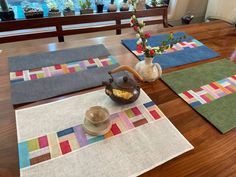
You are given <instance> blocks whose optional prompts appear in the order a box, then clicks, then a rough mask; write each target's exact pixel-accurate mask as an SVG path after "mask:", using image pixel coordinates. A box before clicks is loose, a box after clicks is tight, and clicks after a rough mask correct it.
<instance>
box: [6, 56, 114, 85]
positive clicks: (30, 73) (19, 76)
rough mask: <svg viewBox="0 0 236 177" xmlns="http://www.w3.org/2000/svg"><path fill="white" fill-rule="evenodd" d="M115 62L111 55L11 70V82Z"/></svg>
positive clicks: (52, 75) (103, 65) (72, 71)
mask: <svg viewBox="0 0 236 177" xmlns="http://www.w3.org/2000/svg"><path fill="white" fill-rule="evenodd" d="M113 64H117V60H116V59H115V58H114V57H113V56H111V55H110V56H108V57H105V58H89V59H88V60H81V61H74V62H69V63H65V64H56V65H53V66H47V67H41V68H35V69H30V70H22V71H15V72H10V81H11V83H16V82H23V81H30V80H37V79H42V78H47V77H55V76H60V75H64V74H70V73H75V72H79V71H83V70H88V69H93V68H100V67H106V66H109V65H113Z"/></svg>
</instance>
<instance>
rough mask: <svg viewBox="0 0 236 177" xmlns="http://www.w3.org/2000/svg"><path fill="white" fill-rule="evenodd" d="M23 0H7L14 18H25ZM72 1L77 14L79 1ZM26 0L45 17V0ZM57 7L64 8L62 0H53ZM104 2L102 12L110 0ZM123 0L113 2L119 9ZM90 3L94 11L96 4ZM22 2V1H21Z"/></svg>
mask: <svg viewBox="0 0 236 177" xmlns="http://www.w3.org/2000/svg"><path fill="white" fill-rule="evenodd" d="M24 1H25V0H8V4H9V5H10V7H11V8H12V9H13V11H14V13H15V17H16V19H22V18H25V15H24V11H23V6H22V2H24ZM72 1H73V3H74V9H75V12H77V13H78V14H79V11H80V6H79V1H78V0H72ZM27 2H29V3H30V7H32V8H36V7H39V6H40V8H41V9H42V10H43V11H44V16H45V17H47V16H48V6H47V3H46V0H27ZM55 2H56V4H57V6H58V9H59V10H60V11H61V12H62V11H63V9H64V1H63V0H55ZM103 2H104V9H103V10H104V12H107V8H108V5H109V4H110V0H103ZM122 2H123V0H115V1H114V3H115V4H116V5H117V9H119V7H120V5H121V3H122ZM91 3H92V6H91V7H92V8H93V10H94V12H96V10H97V9H96V5H95V0H91ZM23 4H24V3H23Z"/></svg>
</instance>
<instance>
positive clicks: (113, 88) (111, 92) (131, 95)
mask: <svg viewBox="0 0 236 177" xmlns="http://www.w3.org/2000/svg"><path fill="white" fill-rule="evenodd" d="M120 71H128V72H130V73H132V74H133V76H134V77H135V78H137V79H138V80H140V81H143V78H142V77H141V76H140V75H139V74H138V73H137V72H136V71H135V70H134V69H132V68H131V67H129V66H127V65H123V66H120V67H118V68H116V69H114V70H112V71H110V72H108V73H109V74H110V76H111V79H110V80H109V82H103V85H105V86H106V88H105V92H106V94H107V95H108V96H110V98H111V99H112V100H113V101H115V102H116V103H119V104H128V103H132V102H134V101H136V100H137V99H138V97H139V94H140V87H139V86H138V85H137V83H136V81H135V80H133V79H132V78H131V77H129V76H122V77H119V78H116V79H114V78H113V76H112V74H114V73H117V72H120Z"/></svg>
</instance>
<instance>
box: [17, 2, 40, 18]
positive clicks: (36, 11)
mask: <svg viewBox="0 0 236 177" xmlns="http://www.w3.org/2000/svg"><path fill="white" fill-rule="evenodd" d="M21 5H22V7H23V9H24V14H25V18H27V19H30V18H42V17H43V10H42V9H41V8H40V7H34V8H33V7H30V6H31V4H30V3H29V2H27V1H23V2H22V4H21ZM38 6H39V4H38Z"/></svg>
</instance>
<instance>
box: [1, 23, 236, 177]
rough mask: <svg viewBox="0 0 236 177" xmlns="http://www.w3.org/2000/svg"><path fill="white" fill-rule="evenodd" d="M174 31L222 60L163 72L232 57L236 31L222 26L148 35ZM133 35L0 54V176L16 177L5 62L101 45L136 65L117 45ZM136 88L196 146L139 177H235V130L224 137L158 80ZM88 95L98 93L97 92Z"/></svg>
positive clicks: (14, 137)
mask: <svg viewBox="0 0 236 177" xmlns="http://www.w3.org/2000/svg"><path fill="white" fill-rule="evenodd" d="M174 31H184V32H187V33H188V34H190V35H191V36H193V37H194V38H196V39H198V40H200V41H201V42H203V43H204V44H206V45H207V46H208V47H210V48H212V49H214V50H215V51H217V52H219V53H220V54H221V56H220V57H217V58H214V59H209V60H207V61H206V60H205V61H200V62H196V63H191V64H187V65H183V66H179V67H175V68H171V69H167V70H165V71H164V73H167V72H171V71H176V70H179V69H183V68H188V67H191V66H195V65H199V64H202V63H206V62H212V61H215V60H218V59H221V58H225V57H230V56H231V55H232V53H233V52H235V51H236V29H235V27H234V26H232V25H230V24H228V23H225V22H222V21H215V22H212V23H206V24H195V25H189V26H182V27H175V28H168V29H162V30H159V31H152V32H151V33H152V34H159V33H167V32H174ZM134 36H135V34H134V33H132V34H123V35H119V36H112V37H99V38H92V39H87V40H83V41H74V42H65V43H53V44H48V45H41V46H32V47H27V48H26V47H24V46H22V47H21V48H10V49H9V50H5V51H3V52H2V53H1V54H0V135H1V136H0V159H1V160H0V176H4V177H5V176H19V167H18V154H17V138H16V137H17V135H16V124H15V116H14V109H13V107H12V105H11V102H10V86H9V76H8V68H7V57H8V56H14V55H26V54H31V53H33V52H41V51H50V50H51V49H52V48H55V49H56V50H60V49H66V48H74V47H80V46H85V45H91V44H100V43H103V44H104V45H105V46H106V47H107V48H108V50H109V51H110V52H111V53H112V54H113V55H114V56H116V57H117V58H118V60H119V62H120V63H121V64H128V65H130V66H134V65H135V64H136V63H137V62H138V60H137V59H136V58H135V56H134V55H133V54H131V53H130V52H129V51H128V50H127V49H126V48H125V47H124V46H122V45H121V43H120V40H121V39H125V38H133V37H134ZM52 46H53V47H52ZM53 50H54V49H53ZM232 60H233V58H232ZM234 62H235V61H234ZM140 85H141V87H142V88H143V89H144V91H145V92H146V93H147V94H148V95H149V96H150V97H151V99H153V100H154V102H155V103H156V104H157V105H158V106H159V107H160V109H161V110H162V111H163V112H164V114H165V115H166V116H167V117H168V118H169V119H170V121H171V122H172V123H173V124H174V125H175V126H176V128H177V129H178V130H179V131H180V132H181V133H182V134H183V135H184V136H185V137H186V138H187V139H188V140H189V141H190V143H191V144H192V145H193V146H194V147H195V149H194V150H192V151H190V152H188V153H185V154H183V155H181V156H179V157H177V158H175V159H173V160H171V161H169V162H167V163H165V164H163V165H161V166H159V167H157V168H155V169H153V170H151V171H149V172H147V173H145V174H143V175H142V176H143V177H148V176H160V177H182V176H189V177H199V176H201V177H202V176H204V177H226V176H231V177H234V176H236V141H235V140H236V129H233V130H232V131H230V132H228V133H226V134H224V135H222V134H221V133H220V132H219V131H217V130H216V129H215V128H214V127H213V126H212V125H211V124H210V123H208V122H207V121H206V120H205V119H204V118H203V117H201V116H200V115H199V114H198V113H196V112H195V111H194V110H193V109H191V107H190V106H189V105H187V104H186V103H185V102H184V101H183V100H182V99H180V98H179V97H178V96H177V95H176V94H175V93H174V92H173V91H172V90H171V89H170V88H168V86H167V85H165V83H163V82H162V81H161V80H158V81H156V82H153V83H140ZM91 90H96V88H95V89H91ZM91 90H85V91H82V92H79V93H73V94H68V95H66V96H63V97H58V98H53V99H48V100H43V101H39V102H37V103H32V104H29V105H26V106H23V107H29V106H33V105H38V104H42V103H47V102H51V101H54V100H58V99H63V98H65V97H69V96H72V95H77V94H81V93H85V92H88V91H91ZM163 133H165V132H163ZM157 136H158V135H157Z"/></svg>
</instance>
